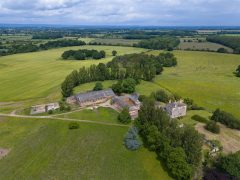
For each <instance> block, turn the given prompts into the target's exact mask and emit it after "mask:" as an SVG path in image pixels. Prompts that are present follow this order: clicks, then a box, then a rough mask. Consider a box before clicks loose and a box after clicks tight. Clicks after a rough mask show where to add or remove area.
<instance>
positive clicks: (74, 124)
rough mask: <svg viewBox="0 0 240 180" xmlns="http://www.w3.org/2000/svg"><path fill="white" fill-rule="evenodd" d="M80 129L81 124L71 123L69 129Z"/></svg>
mask: <svg viewBox="0 0 240 180" xmlns="http://www.w3.org/2000/svg"><path fill="white" fill-rule="evenodd" d="M78 128H79V124H78V123H76V122H71V123H69V125H68V129H78Z"/></svg>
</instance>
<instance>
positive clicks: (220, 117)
mask: <svg viewBox="0 0 240 180" xmlns="http://www.w3.org/2000/svg"><path fill="white" fill-rule="evenodd" d="M211 119H212V120H214V121H216V122H220V123H222V124H224V125H226V126H227V127H229V128H232V129H240V120H239V119H237V118H236V117H234V116H233V115H232V114H230V113H227V112H225V111H221V110H220V109H216V110H215V111H214V113H213V115H212V117H211Z"/></svg>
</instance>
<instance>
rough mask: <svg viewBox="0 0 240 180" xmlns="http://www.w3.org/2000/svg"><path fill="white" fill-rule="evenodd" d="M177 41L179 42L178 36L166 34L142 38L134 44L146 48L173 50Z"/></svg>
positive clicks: (177, 43)
mask: <svg viewBox="0 0 240 180" xmlns="http://www.w3.org/2000/svg"><path fill="white" fill-rule="evenodd" d="M179 43H180V40H179V39H178V38H176V37H173V36H167V37H158V38H152V39H147V40H142V41H140V42H139V43H138V44H136V45H135V46H137V47H141V48H146V49H156V50H161V49H167V50H173V49H174V48H176V47H177V46H178V45H179Z"/></svg>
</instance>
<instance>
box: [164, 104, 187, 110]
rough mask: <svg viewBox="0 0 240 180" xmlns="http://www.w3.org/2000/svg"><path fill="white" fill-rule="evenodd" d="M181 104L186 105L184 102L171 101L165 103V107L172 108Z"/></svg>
mask: <svg viewBox="0 0 240 180" xmlns="http://www.w3.org/2000/svg"><path fill="white" fill-rule="evenodd" d="M182 106H186V104H184V103H182V102H172V103H168V104H167V105H166V108H169V109H173V108H176V107H182Z"/></svg>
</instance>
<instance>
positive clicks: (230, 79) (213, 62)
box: [150, 51, 240, 118]
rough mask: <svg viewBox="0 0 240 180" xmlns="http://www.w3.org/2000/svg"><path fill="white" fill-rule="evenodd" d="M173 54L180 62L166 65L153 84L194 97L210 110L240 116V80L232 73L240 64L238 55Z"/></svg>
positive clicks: (179, 52)
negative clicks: (218, 110) (218, 109)
mask: <svg viewBox="0 0 240 180" xmlns="http://www.w3.org/2000/svg"><path fill="white" fill-rule="evenodd" d="M150 53H151V54H158V53H159V52H158V51H152V52H150ZM174 54H175V56H176V57H177V59H178V65H177V66H176V67H174V68H165V69H164V72H163V74H162V75H161V76H158V77H156V78H155V79H154V83H156V84H158V85H159V86H161V87H162V88H165V89H167V90H169V91H171V92H173V93H177V94H179V95H180V96H182V97H189V98H191V99H193V100H194V101H195V102H196V103H197V104H198V105H199V106H202V107H205V108H207V110H209V111H213V110H215V109H216V108H221V109H222V110H225V111H228V112H230V113H233V114H234V115H235V116H237V117H238V118H240V111H239V109H240V79H239V78H237V77H235V75H234V74H233V72H234V71H235V69H236V67H237V66H238V65H239V64H240V56H239V55H233V54H220V53H210V52H190V51H188V52H187V51H175V52H174Z"/></svg>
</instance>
